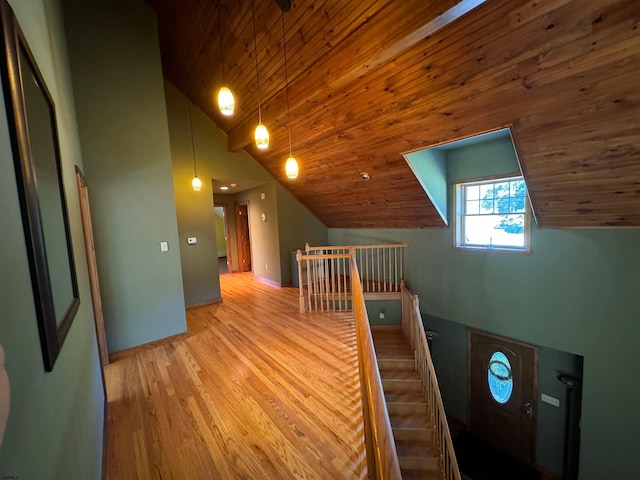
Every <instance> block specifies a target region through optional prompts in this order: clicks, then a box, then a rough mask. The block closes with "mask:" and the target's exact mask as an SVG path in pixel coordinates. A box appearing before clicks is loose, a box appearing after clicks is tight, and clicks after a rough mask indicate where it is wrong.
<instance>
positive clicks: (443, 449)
mask: <svg viewBox="0 0 640 480" xmlns="http://www.w3.org/2000/svg"><path fill="white" fill-rule="evenodd" d="M402 331H403V333H404V336H405V337H406V338H407V340H408V341H409V343H410V344H411V347H412V348H413V350H414V352H415V355H416V366H417V369H418V373H419V374H420V378H421V379H422V386H423V389H424V393H425V396H426V400H427V408H428V412H427V413H428V415H429V417H430V421H431V424H432V425H433V427H434V428H433V445H434V447H435V449H436V451H437V452H438V453H439V455H440V469H441V473H442V474H443V478H444V479H445V480H460V469H459V467H458V462H457V460H456V454H455V451H454V449H453V441H452V440H451V432H450V431H449V425H448V423H447V417H446V414H445V411H444V404H443V403H442V396H441V394H440V388H439V386H438V378H437V377H436V371H435V369H434V367H433V361H432V360H431V352H430V351H429V343H428V342H427V336H426V334H425V331H424V326H423V325H422V316H421V315H420V304H419V300H418V296H417V295H413V294H411V292H410V291H409V289H408V288H407V287H406V285H405V284H404V283H403V284H402Z"/></svg>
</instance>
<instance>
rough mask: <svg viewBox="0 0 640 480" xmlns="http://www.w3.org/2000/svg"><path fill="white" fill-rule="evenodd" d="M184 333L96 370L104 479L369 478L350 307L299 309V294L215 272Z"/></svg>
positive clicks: (247, 277)
mask: <svg viewBox="0 0 640 480" xmlns="http://www.w3.org/2000/svg"><path fill="white" fill-rule="evenodd" d="M221 287H222V296H223V300H224V301H223V303H222V304H218V305H211V306H207V307H202V308H199V309H195V310H190V311H188V312H187V322H188V328H189V332H188V333H187V334H184V335H180V336H178V337H174V338H172V339H168V340H165V341H161V342H157V343H155V344H153V345H149V346H144V347H141V348H138V349H135V350H134V351H131V352H125V353H123V354H116V355H114V356H113V357H112V361H113V363H111V364H110V365H109V366H107V367H106V369H105V377H106V385H107V399H108V420H107V435H106V442H107V452H106V462H105V472H106V476H105V478H106V479H107V480H120V479H122V480H130V479H162V480H168V479H175V480H181V479H280V478H282V479H284V478H287V479H298V478H299V479H303V478H304V479H327V478H332V479H340V478H359V479H362V478H366V476H367V473H366V459H365V456H364V439H363V430H362V410H361V408H362V407H361V398H360V383H359V379H358V365H357V352H356V337H355V331H354V323H353V316H352V315H351V314H335V313H334V314H330V315H324V314H302V315H301V314H298V313H297V309H298V298H297V294H298V293H297V290H296V289H292V288H277V287H273V286H270V285H265V284H262V283H260V282H258V281H256V280H254V279H253V277H252V276H251V274H233V275H222V276H221Z"/></svg>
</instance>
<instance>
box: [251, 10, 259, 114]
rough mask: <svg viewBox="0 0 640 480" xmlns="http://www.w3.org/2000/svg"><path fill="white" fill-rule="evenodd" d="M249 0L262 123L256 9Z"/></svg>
mask: <svg viewBox="0 0 640 480" xmlns="http://www.w3.org/2000/svg"><path fill="white" fill-rule="evenodd" d="M253 3H254V0H251V18H252V19H253V57H254V58H255V61H256V82H257V83H258V123H260V124H262V105H261V103H260V73H259V71H258V40H257V38H256V9H255V7H254V5H253Z"/></svg>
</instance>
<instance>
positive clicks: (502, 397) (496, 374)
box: [487, 352, 513, 403]
mask: <svg viewBox="0 0 640 480" xmlns="http://www.w3.org/2000/svg"><path fill="white" fill-rule="evenodd" d="M487 381H488V383H489V391H490V392H491V396H492V397H493V399H494V400H495V401H496V402H498V403H506V402H507V401H508V400H509V398H510V397H511V392H513V377H512V376H511V363H509V359H508V358H507V356H506V355H505V354H504V353H502V352H495V353H494V354H493V355H491V358H490V359H489V366H488V369H487Z"/></svg>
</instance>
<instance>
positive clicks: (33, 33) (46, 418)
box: [0, 0, 104, 480]
mask: <svg viewBox="0 0 640 480" xmlns="http://www.w3.org/2000/svg"><path fill="white" fill-rule="evenodd" d="M9 3H10V4H11V5H12V7H13V8H14V10H15V13H16V16H17V18H18V21H19V23H20V25H21V27H22V30H23V31H24V34H25V36H26V38H27V42H28V43H29V46H30V48H31V50H32V52H33V54H34V56H35V59H36V62H37V64H38V66H39V68H40V70H41V72H42V75H43V77H44V80H45V83H46V84H47V87H48V88H49V90H50V92H51V95H52V97H53V100H54V102H55V105H56V115H57V123H58V130H59V137H60V151H61V159H62V168H63V182H64V186H65V190H66V197H67V203H68V211H69V221H70V227H71V236H72V242H73V249H74V254H75V263H76V271H77V275H78V287H79V293H80V301H81V304H80V308H79V310H78V312H77V314H76V317H75V319H74V322H73V324H72V326H71V329H70V331H69V335H68V336H67V338H66V341H65V343H64V345H63V347H62V350H61V352H60V356H59V357H58V359H57V362H56V364H55V367H54V369H53V371H52V372H51V373H45V371H44V365H43V362H42V354H41V349H40V340H39V337H38V327H37V323H36V314H35V309H34V301H33V294H32V288H31V278H30V274H29V264H28V260H27V255H26V249H25V243H24V235H23V229H22V219H21V215H20V205H19V202H18V193H17V187H16V180H15V172H14V167H13V159H12V153H11V147H10V143H9V138H8V125H7V118H6V114H5V104H4V96H3V95H0V112H2V113H1V114H0V171H1V172H2V173H1V174H0V206H1V207H0V225H2V235H0V312H2V318H1V320H0V343H2V345H3V347H4V350H5V355H6V359H5V364H6V369H7V372H8V375H9V378H10V382H11V388H10V391H11V407H10V412H9V421H8V424H7V430H6V432H5V437H4V441H3V443H2V447H1V448H0V478H19V479H25V480H26V479H38V480H49V479H68V478H82V479H87V480H89V479H96V480H97V479H99V478H101V469H102V429H103V421H104V418H103V408H104V393H103V389H102V380H101V374H100V364H99V359H98V351H97V344H96V338H95V329H94V324H93V311H92V307H91V295H90V292H89V283H88V274H87V264H86V259H85V251H84V243H83V237H82V224H81V220H80V211H79V202H78V193H77V189H76V184H75V173H74V165H80V166H82V156H81V153H80V143H79V138H78V132H77V124H76V117H75V111H74V104H73V94H72V86H71V78H70V73H69V67H68V61H67V56H66V55H67V54H66V50H65V36H64V29H63V26H62V16H61V12H60V7H59V5H58V2H56V1H51V0H48V1H44V0H19V1H18V0H11V1H10V2H9Z"/></svg>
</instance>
